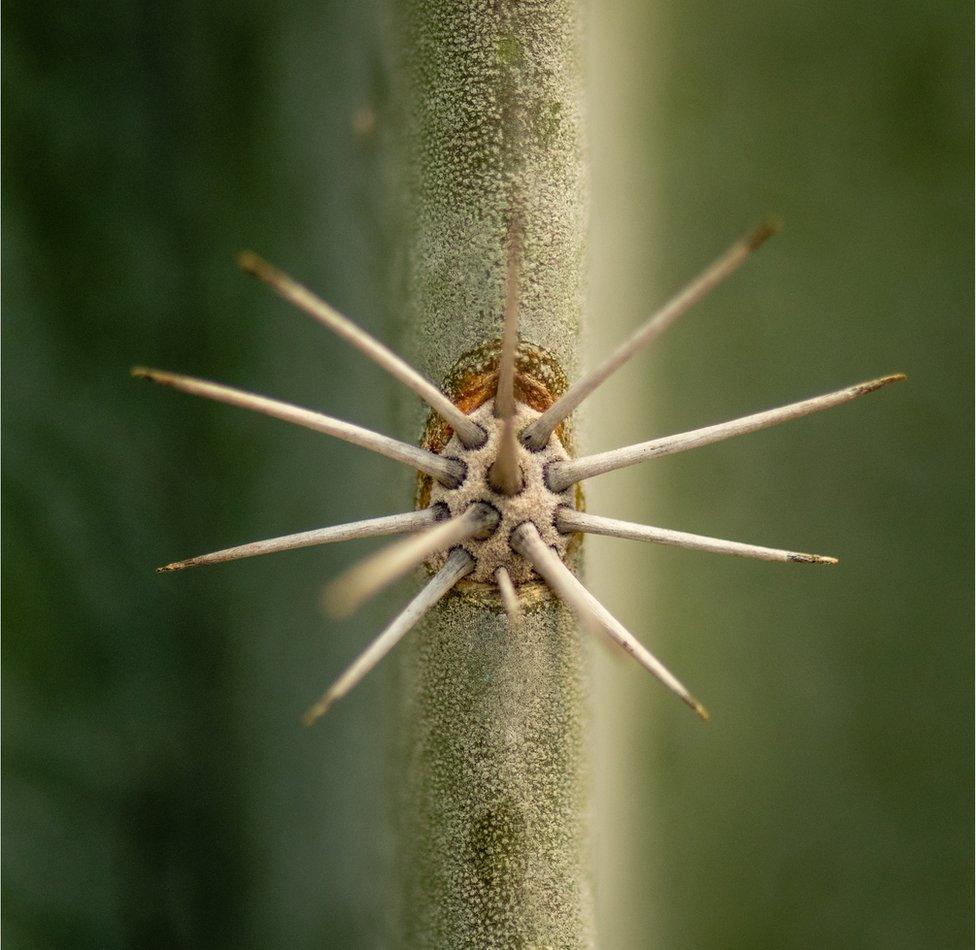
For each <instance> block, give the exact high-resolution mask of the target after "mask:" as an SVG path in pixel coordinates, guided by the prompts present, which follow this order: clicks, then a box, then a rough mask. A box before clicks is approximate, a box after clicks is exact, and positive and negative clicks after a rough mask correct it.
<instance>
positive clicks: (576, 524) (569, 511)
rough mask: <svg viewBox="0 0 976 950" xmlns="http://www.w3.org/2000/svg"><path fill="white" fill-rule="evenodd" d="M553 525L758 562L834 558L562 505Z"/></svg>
mask: <svg viewBox="0 0 976 950" xmlns="http://www.w3.org/2000/svg"><path fill="white" fill-rule="evenodd" d="M556 528H557V529H558V530H559V531H562V532H563V533H564V534H570V533H572V532H574V531H583V532H585V533H587V534H602V535H605V536H606V537H610V538H627V539H629V540H631V541H650V542H652V543H653V544H666V545H671V546H673V547H678V548H689V549H691V550H693V551H710V552H712V553H714V554H734V555H736V556H737V557H748V558H755V559H757V560H760V561H778V562H780V563H784V564H785V563H794V564H836V563H837V558H835V557H826V556H825V555H822V554H804V553H801V552H798V551H781V550H779V549H777V548H764V547H760V546H759V545H756V544H743V543H741V542H740V541H725V540H723V539H722V538H709V537H705V536H704V535H701V534H688V533H687V532H686V531H672V530H670V529H669V528H654V527H651V526H650V525H643V524H634V522H632V521H618V520H617V519H616V518H603V517H600V515H591V514H589V513H588V512H585V511H576V510H575V509H573V508H570V507H568V506H565V505H564V506H562V507H561V508H559V509H558V510H557V511H556Z"/></svg>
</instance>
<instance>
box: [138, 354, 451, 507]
mask: <svg viewBox="0 0 976 950" xmlns="http://www.w3.org/2000/svg"><path fill="white" fill-rule="evenodd" d="M131 373H132V375H133V376H135V377H136V378H138V379H148V380H151V381H152V382H154V383H159V384H160V385H161V386H170V387H172V388H173V389H178V390H180V391H181V392H185V393H189V394H190V395H191V396H202V397H203V398H205V399H213V400H214V401H215V402H222V403H225V404H226V405H228V406H238V407H239V408H241V409H250V410H251V411H252V412H258V413H261V414H262V415H265V416H271V417H272V418H275V419H281V420H283V421H284V422H291V423H293V424H295V425H299V426H304V427H305V428H306V429H312V430H313V431H315V432H324V433H325V434H326V435H331V436H332V437H333V438H336V439H342V440H343V441H344V442H350V443H352V444H353V445H358V446H360V447H361V448H364V449H369V450H370V451H371V452H376V453H377V454H378V455H383V456H385V457H386V458H390V459H393V460H394V461H397V462H403V463H404V464H405V465H409V466H410V467H411V468H415V469H419V470H420V471H421V472H426V473H427V474H428V475H430V476H431V477H432V478H436V479H437V480H438V481H439V482H440V483H441V484H442V485H446V486H447V487H448V488H455V487H457V485H459V484H460V483H461V482H462V481H463V479H464V466H463V465H462V464H461V463H460V462H458V461H456V460H454V459H445V458H442V457H441V456H440V455H435V454H434V453H433V452H428V451H427V450H426V449H421V448H418V447H417V446H415V445H408V444H407V443H406V442H400V441H398V440H397V439H391V438H390V437H389V436H386V435H380V434H379V433H378V432H373V431H371V430H370V429H364V428H362V427H361V426H357V425H353V424H352V423H351V422H343V421H342V420H341V419H333V418H332V416H326V415H323V414H322V413H320V412H312V411H311V410H310V409H301V408H299V407H298V406H293V405H292V404H291V403H287V402H280V401H279V400H277V399H269V398H268V397H267V396H258V395H255V394H254V393H249V392H245V391H244V390H241V389H234V388H233V387H231V386H223V385H221V384H220V383H211V382H208V381H206V380H203V379H197V378H195V377H193V376H181V375H180V374H178V373H166V372H163V371H162V370H157V369H146V368H145V367H143V366H136V367H134V368H133V369H132V370H131Z"/></svg>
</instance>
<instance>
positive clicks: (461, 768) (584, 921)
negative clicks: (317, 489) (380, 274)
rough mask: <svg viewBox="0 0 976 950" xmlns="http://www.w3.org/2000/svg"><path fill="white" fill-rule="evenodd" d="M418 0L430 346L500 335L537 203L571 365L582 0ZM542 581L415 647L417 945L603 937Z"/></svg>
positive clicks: (418, 168) (536, 243) (543, 315)
mask: <svg viewBox="0 0 976 950" xmlns="http://www.w3.org/2000/svg"><path fill="white" fill-rule="evenodd" d="M402 13H403V17H402V19H401V22H400V24H399V35H400V37H401V38H402V39H403V40H404V42H405V49H404V50H403V52H404V54H405V57H406V72H405V75H407V76H408V77H409V79H410V84H411V85H410V97H409V105H406V106H405V107H404V115H405V116H406V130H405V131H406V135H405V138H404V141H405V143H406V145H407V154H408V155H409V161H408V162H407V163H406V164H407V167H408V168H409V181H410V187H409V189H408V192H409V194H410V196H411V204H410V208H409V219H408V222H409V229H408V230H409V236H410V257H409V262H410V263H409V289H408V294H407V302H406V316H405V327H404V329H405V334H404V335H405V337H406V338H407V341H408V346H409V348H410V349H411V350H412V356H413V358H414V361H415V365H417V366H418V367H419V368H420V369H421V370H422V371H423V372H424V373H425V374H426V375H428V376H429V377H430V378H432V379H433V380H435V381H441V380H443V379H444V378H445V376H446V374H447V373H448V370H449V369H450V368H451V366H452V365H453V364H454V363H455V361H456V360H457V359H458V358H459V357H460V356H461V355H462V354H464V353H466V352H468V351H470V350H472V349H474V348H475V347H477V346H480V345H481V344H483V343H485V342H486V341H489V340H495V339H497V338H498V337H499V336H500V333H501V326H502V312H503V307H504V299H505V275H506V264H507V261H506V255H507V250H508V246H509V230H510V228H511V227H512V224H513V221H517V227H518V229H519V231H520V233H521V242H520V243H521V261H520V264H521V313H520V324H519V330H520V335H521V338H522V340H523V341H526V342H530V343H534V344H536V345H538V346H540V347H542V348H544V349H545V350H547V351H548V352H549V353H550V354H551V355H552V356H554V357H555V359H556V360H557V361H558V362H559V364H560V366H561V368H562V369H563V371H564V373H565V374H566V376H567V377H568V378H570V379H572V378H574V377H575V376H577V375H578V369H579V355H580V349H579V347H580V341H579V337H580V321H581V315H582V309H583V292H584V258H585V230H586V196H587V180H586V172H585V163H584V155H583V145H584V142H583V132H582V115H581V105H582V102H581V94H582V89H581V76H580V68H581V54H580V48H579V40H580V37H579V21H578V11H577V9H576V4H575V2H574V0H549V2H540V3H534V4H531V5H530V4H524V3H516V2H514V0H510V2H507V0H498V2H495V3H474V2H467V0H450V2H449V0H430V2H422V0H415V2H409V0H405V2H404V3H403V5H402ZM411 421H412V431H411V435H412V437H413V438H415V439H416V437H417V436H418V435H419V432H420V429H421V417H420V415H419V413H418V415H416V416H415V417H414V418H413V419H412V420H411ZM522 596H523V607H524V615H523V618H522V622H521V623H520V625H519V627H518V629H517V631H515V632H513V631H512V630H511V629H510V628H509V626H508V624H507V622H506V618H505V613H504V609H503V605H502V603H501V601H500V599H499V597H498V594H497V591H496V590H494V588H488V587H485V588H481V589H479V588H476V587H469V588H467V589H465V590H461V591H456V592H453V593H452V594H451V595H449V596H448V597H447V598H445V600H444V601H442V602H441V604H440V605H439V606H438V607H437V608H435V609H434V610H433V611H431V613H430V615H429V616H428V619H427V620H426V621H425V622H424V623H423V624H422V625H421V626H420V627H419V628H418V629H417V630H416V631H415V635H414V636H412V637H411V638H410V641H409V643H410V645H409V647H407V648H406V649H405V650H404V655H405V656H406V665H405V675H404V677H403V692H402V700H403V702H402V709H401V711H400V719H399V720H398V729H399V730H400V734H401V737H402V741H403V748H404V774H403V776H402V781H403V786H402V788H403V803H402V819H403V820H402V823H401V825H402V827H401V859H402V860H401V870H402V875H403V881H404V891H403V916H402V923H401V934H402V936H403V939H404V943H406V944H407V945H409V946H416V947H433V946H438V947H490V946H530V945H531V946H559V947H578V946H587V945H590V944H591V943H592V941H593V936H592V925H591V908H590V895H589V881H588V874H587V852H586V840H585V821H584V809H585V784H586V782H585V770H584V713H583V692H584V687H583V671H582V657H581V646H580V641H579V636H578V633H577V629H576V625H575V622H574V621H573V619H572V617H571V615H570V614H569V613H568V611H567V610H566V609H565V608H564V607H562V606H561V605H559V604H558V603H557V602H556V600H555V599H554V598H553V597H552V596H551V595H549V594H548V592H547V591H546V590H544V589H543V588H542V587H541V586H533V587H532V588H531V590H527V589H525V588H523V591H522Z"/></svg>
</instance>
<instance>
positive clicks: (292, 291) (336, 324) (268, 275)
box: [237, 251, 486, 449]
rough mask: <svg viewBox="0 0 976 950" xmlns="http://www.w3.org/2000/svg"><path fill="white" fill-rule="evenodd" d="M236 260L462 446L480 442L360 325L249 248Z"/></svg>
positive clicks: (464, 420) (478, 432) (453, 409)
mask: <svg viewBox="0 0 976 950" xmlns="http://www.w3.org/2000/svg"><path fill="white" fill-rule="evenodd" d="M237 263H238V264H239V265H240V267H241V268H242V270H244V271H245V272H246V273H248V274H251V275H253V276H254V277H257V278H258V279H259V280H261V281H263V282H264V283H265V284H267V285H268V286H269V287H270V288H271V289H272V290H273V291H274V292H275V293H276V294H278V296H279V297H282V298H283V299H284V300H287V301H288V302H289V303H290V304H293V305H294V306H295V307H297V308H298V309H299V310H303V311H304V312H305V313H307V314H308V315H309V316H311V317H313V318H314V319H315V320H317V321H318V322H319V323H320V324H322V326H324V327H326V328H327V329H328V330H331V331H332V332H333V333H335V334H336V336H338V337H340V338H342V339H343V340H345V341H346V342H347V343H348V344H350V346H352V347H354V348H355V349H357V350H359V352H360V353H362V354H363V356H365V357H367V358H368V359H371V360H372V361H373V362H374V363H376V364H377V365H378V366H380V367H381V368H382V369H384V370H386V372H387V373H389V375H390V376H392V377H393V378H394V379H395V380H397V381H398V382H400V383H402V384H403V385H404V386H406V387H407V388H408V389H409V390H410V391H411V392H413V393H415V394H416V395H418V396H419V397H420V398H421V399H423V401H424V402H426V403H427V405H428V406H430V407H431V409H433V410H434V412H436V413H437V414H438V415H439V416H440V417H441V418H442V419H443V420H444V421H445V422H447V423H448V424H449V425H450V426H452V427H453V429H454V431H455V432H456V433H457V435H458V438H459V439H460V440H461V442H462V443H463V444H464V446H465V448H469V449H471V448H477V447H479V446H481V445H484V443H485V438H486V436H485V433H484V431H483V430H482V429H481V427H480V426H478V425H476V424H475V423H474V422H472V421H471V420H470V419H469V418H468V417H467V416H466V415H465V414H464V413H463V412H462V411H461V410H460V409H459V408H458V407H457V406H455V405H454V403H452V402H451V400H450V399H448V398H447V396H445V395H444V393H442V392H441V391H440V390H439V389H438V388H437V387H436V386H435V385H434V384H433V383H432V382H430V380H428V379H425V378H424V377H423V376H421V375H420V373H418V372H417V371H416V370H415V369H414V368H413V367H412V366H411V365H410V364H409V363H407V362H406V360H404V359H403V358H402V357H400V356H397V354H396V353H394V352H393V351H392V350H391V349H389V347H387V346H385V345H384V344H382V343H380V341H379V340H377V339H376V338H375V337H373V336H371V335H370V334H369V333H367V332H366V331H365V330H364V329H362V327H359V326H357V325H356V324H355V323H353V322H352V321H351V320H350V319H349V318H348V317H345V316H343V315H342V314H341V313H339V311H338V310H336V309H335V308H334V307H330V306H329V304H327V303H326V302H325V301H324V300H322V299H321V298H320V297H318V296H316V295H315V294H313V293H312V292H311V291H310V290H309V289H308V288H307V287H305V286H303V285H302V284H300V283H298V281H296V280H294V279H293V278H291V277H289V276H288V275H287V274H286V273H285V272H284V271H280V270H278V268H277V267H273V266H272V265H271V264H269V263H268V262H267V261H265V260H263V259H262V258H260V257H258V255H257V254H255V253H254V252H253V251H242V252H241V253H240V254H238V255H237Z"/></svg>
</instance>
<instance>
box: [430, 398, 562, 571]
mask: <svg viewBox="0 0 976 950" xmlns="http://www.w3.org/2000/svg"><path fill="white" fill-rule="evenodd" d="M538 416H539V413H538V412H536V411H535V410H534V409H530V408H529V407H528V406H526V405H524V404H522V403H516V404H515V423H516V426H515V431H516V432H520V431H521V430H522V429H524V428H525V426H527V425H528V424H529V423H530V422H532V420H533V419H536V418H538ZM469 418H471V419H472V420H474V421H475V422H477V423H478V425H480V426H481V427H482V428H483V429H484V430H485V432H486V433H487V435H488V438H487V439H486V441H485V443H484V445H482V446H481V447H480V448H476V449H466V448H465V447H464V445H463V444H462V443H461V441H460V439H458V437H457V436H456V435H452V436H451V439H450V441H449V442H448V443H447V445H446V446H445V447H444V449H443V451H442V452H441V453H440V454H441V455H443V456H444V457H445V458H457V459H460V460H461V461H462V462H463V463H464V464H465V465H466V466H467V474H466V475H465V478H464V481H463V482H462V483H461V484H460V485H459V486H458V487H457V488H445V487H444V486H443V485H441V484H439V483H438V482H436V481H435V482H434V484H433V486H432V487H431V492H430V503H431V504H432V505H435V504H437V503H438V502H440V503H442V504H444V505H447V507H448V509H449V511H450V515H451V517H454V516H455V515H459V514H462V513H463V512H464V511H465V510H466V509H467V508H468V507H469V506H470V505H473V504H475V503H476V502H479V501H481V502H486V503H487V504H489V505H491V506H492V507H493V508H495V510H496V511H498V513H499V515H501V520H500V521H499V522H498V527H497V528H495V530H494V531H493V532H492V533H491V535H490V537H488V538H486V539H485V540H483V541H478V540H476V539H473V538H472V539H470V540H468V541H465V542H464V545H463V547H464V548H465V550H466V551H468V553H470V554H471V556H472V557H473V558H474V559H475V568H474V570H473V571H472V572H471V573H470V574H469V575H468V579H469V580H472V581H481V582H483V583H494V579H495V571H496V570H497V569H498V568H499V567H504V568H506V569H507V570H508V573H509V574H510V576H511V578H512V582H513V583H514V584H524V583H526V582H527V581H531V580H538V579H539V578H538V575H536V573H535V571H534V570H533V569H532V566H531V565H530V564H529V562H528V561H526V560H525V558H523V557H522V556H521V555H520V554H516V553H515V552H514V551H513V550H512V549H511V547H510V545H509V535H510V534H511V532H512V530H513V529H515V528H517V527H518V526H519V525H520V524H522V523H523V522H525V521H531V522H532V523H533V524H534V525H535V526H536V527H537V528H538V529H539V534H540V535H542V540H543V541H545V543H546V544H548V545H549V546H550V547H551V548H553V549H554V550H555V551H556V552H557V553H558V554H559V556H560V557H564V556H565V554H566V548H567V546H568V544H569V540H570V538H571V537H572V535H569V534H563V533H561V532H560V531H557V530H556V527H555V523H554V521H555V514H556V509H557V508H558V507H559V506H560V505H569V506H570V507H572V506H573V489H572V487H570V488H568V489H566V490H565V491H562V492H553V491H550V490H549V489H548V488H547V487H546V481H545V467H546V465H548V464H549V463H550V462H554V461H565V460H566V459H568V458H569V455H568V453H567V452H566V449H565V448H564V447H563V444H562V442H560V440H559V437H558V436H557V435H555V434H553V435H552V436H550V438H549V442H548V443H547V445H546V446H545V448H543V449H541V450H540V451H538V452H530V451H529V450H528V449H526V448H524V447H523V446H522V444H521V443H519V444H518V463H519V471H520V473H521V476H522V490H521V491H520V492H518V493H517V494H515V495H510V496H509V495H502V494H501V493H499V492H496V491H495V490H494V489H493V488H492V487H491V485H489V484H488V472H489V470H490V468H491V466H492V463H493V462H494V461H495V458H496V456H497V454H498V444H499V441H500V439H501V435H502V428H503V423H502V421H501V420H500V419H496V418H495V415H494V401H493V400H489V401H488V402H486V403H484V404H483V405H481V406H479V407H478V408H477V409H476V410H475V411H474V412H472V413H471V414H470V416H469ZM444 560H445V555H438V556H437V557H436V558H432V559H431V561H430V562H429V563H430V565H431V567H433V568H435V569H436V568H439V567H440V566H441V565H442V564H443V563H444Z"/></svg>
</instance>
